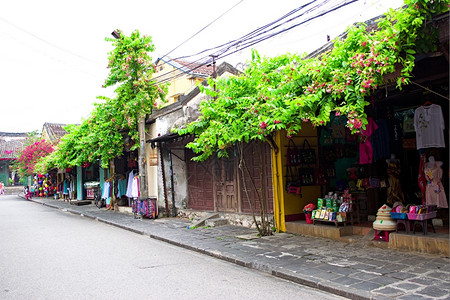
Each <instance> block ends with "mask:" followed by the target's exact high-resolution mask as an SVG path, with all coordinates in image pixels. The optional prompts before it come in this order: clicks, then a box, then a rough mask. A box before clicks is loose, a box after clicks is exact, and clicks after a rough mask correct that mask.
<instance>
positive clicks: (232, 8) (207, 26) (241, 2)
mask: <svg viewBox="0 0 450 300" xmlns="http://www.w3.org/2000/svg"><path fill="white" fill-rule="evenodd" d="M243 1H244V0H241V1H239V2H238V3H236V4H235V5H233V6H232V7H231V8H230V9H228V10H227V11H225V12H224V13H223V14H221V15H220V16H218V17H217V18H215V19H214V20H213V21H212V22H210V23H209V24H208V25H206V26H205V27H203V28H202V29H200V30H199V31H197V33H195V34H194V35H193V36H191V37H190V38H188V39H187V40H185V41H184V42H182V43H181V44H179V45H178V46H176V47H175V48H173V49H172V50H170V51H169V52H168V53H166V54H165V55H163V56H162V57H161V58H164V57H166V56H167V55H169V54H170V53H172V52H173V51H175V50H177V49H178V48H179V47H181V46H182V45H184V44H185V43H186V42H188V41H189V40H191V39H192V38H194V37H195V36H196V35H197V34H199V33H200V32H202V31H203V30H205V29H206V28H207V27H209V26H210V25H211V24H213V23H214V22H216V21H217V20H219V19H220V18H222V17H223V16H224V15H226V14H227V13H228V12H229V11H230V10H232V9H233V8H235V7H236V6H238V5H239V4H241V3H242V2H243Z"/></svg>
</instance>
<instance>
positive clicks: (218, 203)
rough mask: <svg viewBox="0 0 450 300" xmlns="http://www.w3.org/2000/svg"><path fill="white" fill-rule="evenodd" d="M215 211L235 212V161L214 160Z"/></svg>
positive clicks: (227, 159) (225, 159) (231, 159)
mask: <svg viewBox="0 0 450 300" xmlns="http://www.w3.org/2000/svg"><path fill="white" fill-rule="evenodd" d="M214 187H215V191H214V194H215V210H216V211H219V212H236V211H237V197H236V166H235V159H234V157H233V156H231V155H230V157H228V158H220V159H217V158H216V159H215V160H214Z"/></svg>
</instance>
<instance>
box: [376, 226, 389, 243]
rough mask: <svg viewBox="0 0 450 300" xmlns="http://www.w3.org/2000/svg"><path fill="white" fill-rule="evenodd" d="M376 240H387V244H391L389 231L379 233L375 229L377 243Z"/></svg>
mask: <svg viewBox="0 0 450 300" xmlns="http://www.w3.org/2000/svg"><path fill="white" fill-rule="evenodd" d="M376 240H385V241H386V242H389V231H385V230H383V231H381V230H380V231H378V230H376V229H375V241H376Z"/></svg>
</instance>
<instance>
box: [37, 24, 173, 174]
mask: <svg viewBox="0 0 450 300" xmlns="http://www.w3.org/2000/svg"><path fill="white" fill-rule="evenodd" d="M106 41H109V42H112V44H113V46H114V49H113V50H112V51H111V52H109V56H108V58H109V65H108V68H110V73H109V76H108V77H107V79H106V80H105V84H104V87H108V86H115V87H116V88H115V97H114V98H107V97H103V96H99V97H97V99H98V100H100V102H98V103H96V104H95V106H94V109H93V111H92V112H91V114H90V117H89V118H88V119H86V120H83V121H82V123H81V124H80V125H71V126H68V127H66V128H65V129H66V130H67V131H68V134H66V135H65V136H64V137H63V138H62V139H61V142H60V144H59V145H58V148H57V149H56V151H55V152H54V154H52V155H51V156H50V157H49V158H48V159H47V160H46V162H43V163H42V165H43V168H45V167H46V166H47V167H49V166H54V167H58V168H67V167H73V166H80V165H81V164H82V163H85V162H90V163H92V162H95V161H96V160H100V162H101V166H102V167H103V168H106V167H108V163H109V161H110V160H111V159H112V158H114V157H116V156H120V155H121V154H122V153H123V149H124V146H125V145H124V135H125V134H128V135H129V136H130V137H131V139H132V140H133V141H135V143H134V145H133V146H132V147H131V149H132V150H134V149H136V148H138V147H139V143H138V142H137V143H136V141H138V140H139V132H138V129H137V124H138V121H139V119H140V118H143V117H145V116H146V115H147V114H150V113H151V112H152V110H153V108H154V107H155V100H156V99H157V98H160V99H162V100H163V99H164V97H165V93H166V91H167V87H166V86H159V85H158V84H156V82H155V81H154V80H153V79H152V74H153V73H154V72H155V69H154V65H153V63H152V59H151V57H150V56H149V54H148V53H149V52H151V51H154V49H155V47H154V45H153V44H152V40H151V37H148V36H140V34H139V31H134V32H133V33H132V34H131V36H129V37H128V36H125V35H124V34H122V33H120V38H118V39H112V38H106Z"/></svg>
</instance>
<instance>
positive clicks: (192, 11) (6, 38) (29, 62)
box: [0, 0, 403, 132]
mask: <svg viewBox="0 0 450 300" xmlns="http://www.w3.org/2000/svg"><path fill="white" fill-rule="evenodd" d="M311 1H312V0H297V1H293V0H278V1H273V0H228V1H224V0H191V1H183V0H163V1H148V0H147V1H144V0H127V1H123V0H122V1H118V0H95V1H92V0H91V1H87V0H78V1H61V0H40V1H35V0H14V1H0V114H1V115H0V132H30V131H33V130H37V131H39V132H40V131H41V130H42V126H43V124H44V123H45V122H49V123H62V124H79V123H81V121H82V119H83V118H87V117H88V116H89V113H90V112H91V111H92V108H93V106H92V105H93V103H95V102H97V101H100V100H97V99H96V97H97V96H107V97H112V96H113V95H114V92H113V89H103V88H102V87H101V86H102V84H103V83H104V81H105V79H106V77H107V75H108V69H107V68H106V66H107V64H108V52H109V51H111V49H112V48H111V44H110V43H109V42H106V41H105V37H111V32H112V31H113V30H115V29H120V30H122V31H123V33H124V34H126V35H129V34H130V33H131V32H132V31H133V30H136V29H138V30H139V31H140V32H141V34H146V35H149V36H151V37H152V39H153V43H154V45H155V46H156V51H155V52H153V53H151V57H152V58H153V60H154V61H156V59H157V58H159V57H163V56H165V55H167V54H169V55H168V57H172V58H175V57H180V56H185V55H191V54H194V53H198V52H200V51H203V50H206V49H210V48H213V47H216V46H218V45H222V44H223V43H227V42H229V41H232V40H235V39H238V38H239V37H241V36H243V35H245V34H247V33H250V32H252V31H253V30H255V29H257V28H260V27H261V26H263V25H266V24H268V23H269V22H271V21H274V20H276V19H278V18H280V17H281V16H283V15H285V14H286V13H288V12H290V11H292V10H293V9H295V8H297V7H299V6H301V5H304V4H306V3H309V2H311ZM322 2H327V3H325V4H324V5H322V6H321V8H320V9H318V10H317V11H315V12H312V13H310V14H308V15H305V17H303V18H298V19H296V20H295V21H292V22H290V23H289V24H295V23H296V22H297V23H298V22H300V21H303V20H306V19H307V18H310V17H311V16H313V15H314V14H317V13H318V12H321V11H326V10H327V9H328V8H329V7H332V6H335V5H337V4H340V3H345V2H346V1H344V0H318V1H315V2H314V5H317V4H320V3H322ZM347 2H350V0H347ZM402 4H403V1H402V0H359V1H356V2H354V3H351V4H348V5H346V6H345V7H344V8H341V9H339V10H336V11H334V12H332V13H329V14H326V15H324V16H321V17H318V18H315V19H314V20H312V21H310V22H307V23H305V24H303V25H300V26H297V27H295V28H293V29H291V30H288V31H285V32H284V33H282V34H279V35H277V36H276V37H273V38H270V39H267V40H266V41H264V42H261V43H258V44H256V45H254V46H252V47H249V48H245V49H242V48H239V46H237V47H233V48H231V49H230V50H229V52H228V53H231V52H234V53H233V54H231V55H228V56H226V57H224V58H219V59H218V61H217V64H220V63H222V62H224V61H226V62H228V63H231V64H232V65H234V66H236V65H238V64H239V63H245V62H246V61H248V60H250V58H251V54H250V53H251V52H250V51H251V50H250V49H256V50H257V51H258V52H259V53H260V54H261V55H262V56H275V55H279V54H283V53H288V52H290V53H309V52H311V51H313V50H315V49H317V48H319V47H320V46H322V45H323V44H325V43H326V42H327V35H328V36H330V37H331V39H334V38H335V37H337V36H338V35H339V34H340V33H342V32H343V31H344V30H345V29H346V28H347V26H348V25H351V24H353V23H355V22H361V21H365V20H368V19H370V18H373V17H375V16H378V15H380V14H383V13H384V12H386V11H388V10H389V8H394V9H395V8H398V7H400V6H401V5H402ZM286 26H287V25H286ZM280 28H281V27H280ZM175 48H176V49H175ZM173 49H175V50H174V51H173V52H172V50H173ZM208 53H210V54H213V52H211V51H209V52H208V51H207V52H204V53H203V56H202V57H204V56H208ZM195 59H198V57H191V58H189V59H187V60H191V61H192V60H195Z"/></svg>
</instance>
